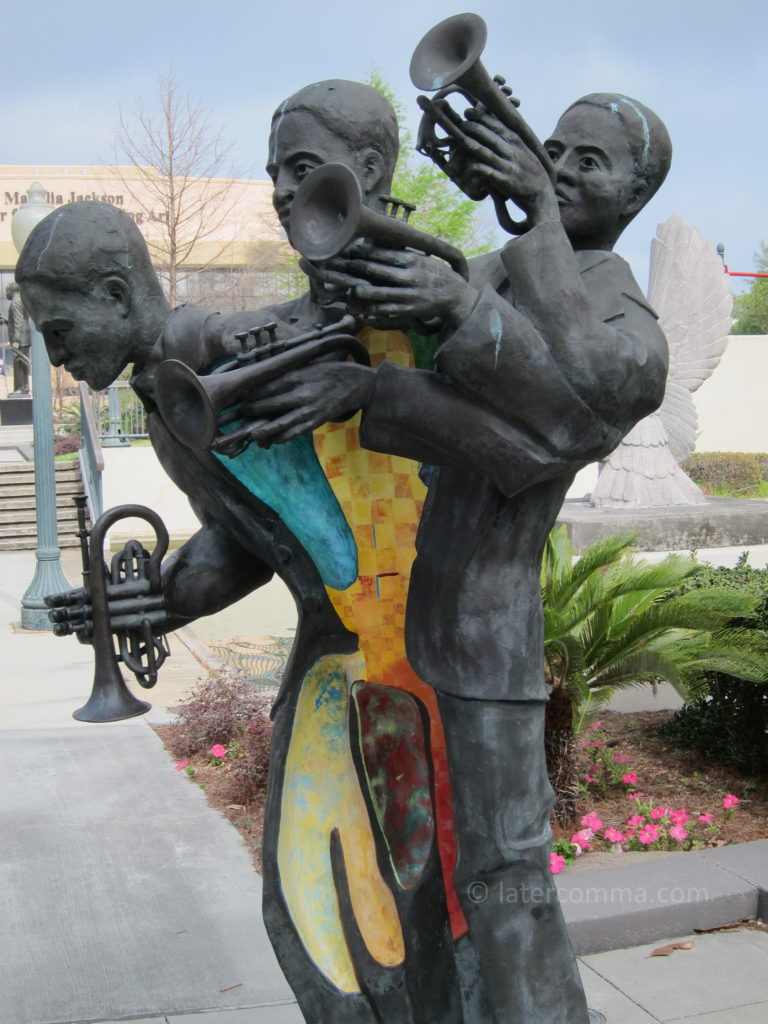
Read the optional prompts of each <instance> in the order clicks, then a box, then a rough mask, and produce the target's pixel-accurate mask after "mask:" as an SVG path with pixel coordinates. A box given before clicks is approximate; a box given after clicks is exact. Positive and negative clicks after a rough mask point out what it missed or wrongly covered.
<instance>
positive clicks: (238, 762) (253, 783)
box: [166, 669, 272, 804]
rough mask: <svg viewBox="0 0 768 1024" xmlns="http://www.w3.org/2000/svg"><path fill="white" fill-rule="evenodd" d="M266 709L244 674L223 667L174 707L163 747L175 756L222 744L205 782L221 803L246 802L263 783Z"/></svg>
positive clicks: (266, 767)
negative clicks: (174, 713) (224, 751)
mask: <svg viewBox="0 0 768 1024" xmlns="http://www.w3.org/2000/svg"><path fill="white" fill-rule="evenodd" d="M269 708H270V701H269V699H268V698H267V697H265V696H264V695H263V694H262V693H260V692H259V691H258V690H257V689H256V688H255V687H254V686H253V685H252V684H251V683H250V682H249V681H248V680H247V679H246V677H245V676H243V675H240V674H239V673H237V672H234V671H232V670H231V669H224V670H223V671H222V672H218V673H217V674H216V675H214V676H211V677H210V678H208V679H205V680H203V681H202V682H201V683H199V684H198V685H197V687H196V688H195V689H194V690H193V691H192V692H191V694H190V696H189V699H188V700H187V701H186V702H185V703H184V704H182V705H181V706H180V707H179V708H178V709H177V713H176V722H175V723H174V724H173V725H172V726H171V728H170V729H169V733H168V737H167V740H166V742H167V745H168V747H169V748H170V750H171V752H172V753H173V754H174V755H175V756H176V757H179V758H187V757H190V756H193V755H198V754H210V751H211V748H212V747H213V746H214V745H221V746H223V747H225V748H226V754H225V755H223V756H222V757H220V758H219V757H216V758H215V759H214V760H213V762H212V763H213V764H215V766H216V771H215V774H214V776H213V778H212V779H211V781H209V782H207V786H208V788H209V789H210V790H211V792H212V794H213V795H215V796H216V797H217V798H218V799H220V800H222V801H224V802H226V803H237V804H248V803H249V801H250V800H251V799H252V798H253V797H254V796H256V794H258V793H260V792H262V791H263V790H264V788H265V787H266V783H267V773H268V771H269V744H270V737H271V733H272V723H271V722H270V719H269Z"/></svg>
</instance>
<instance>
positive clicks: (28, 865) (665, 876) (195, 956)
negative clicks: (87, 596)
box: [0, 552, 768, 1024]
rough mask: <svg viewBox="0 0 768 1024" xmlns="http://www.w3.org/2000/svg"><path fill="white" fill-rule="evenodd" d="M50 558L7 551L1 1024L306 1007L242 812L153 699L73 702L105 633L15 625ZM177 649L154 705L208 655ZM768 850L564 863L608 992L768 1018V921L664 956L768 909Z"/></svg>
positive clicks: (656, 1014) (242, 1020) (612, 1008)
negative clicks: (39, 568) (176, 753)
mask: <svg viewBox="0 0 768 1024" xmlns="http://www.w3.org/2000/svg"><path fill="white" fill-rule="evenodd" d="M70 558H72V553H67V560H68V559H70ZM66 569H69V575H70V578H71V579H72V581H73V582H77V579H76V569H74V570H73V568H72V565H71V564H70V565H67V564H65V570H66ZM33 570H34V554H33V553H32V552H7V553H0V665H2V675H1V676H0V822H1V823H2V824H1V826H0V827H1V831H0V878H1V879H2V884H1V885H0V913H1V914H2V921H3V928H2V929H1V930H0V1022H1V1024H75V1022H77V1024H85V1022H89V1024H97V1022H98V1024H108V1022H109V1024H112V1022H118V1021H126V1020H132V1021H134V1022H138V1024H149V1022H151V1024H166V1022H167V1024H182V1022H183V1024H301V1020H302V1018H301V1015H300V1013H299V1011H298V1008H297V1006H296V1004H295V1002H294V1000H293V997H292V994H291V992H290V989H289V988H288V985H287V983H286V982H285V980H284V979H283V977H282V975H281V972H280V969H279V967H278V965H277V963H276V961H275V959H274V956H273V954H272V952H271V949H270V946H269V942H268V940H267V937H266V934H265V932H264V929H263V927H262V924H261V913H260V895H261V883H260V879H259V876H258V875H256V874H255V872H254V871H253V869H252V867H251V863H250V858H249V856H248V854H247V852H246V851H245V848H244V847H243V845H242V843H241V842H240V839H239V837H238V835H237V833H236V831H235V830H234V829H233V828H232V827H231V826H230V825H229V824H228V823H226V822H225V821H224V820H223V819H222V818H221V817H220V816H219V815H218V814H216V813H215V812H214V811H212V810H211V809H210V808H209V807H208V806H207V804H206V802H205V797H204V794H203V793H202V792H201V791H200V790H199V789H198V788H197V787H196V786H194V785H191V784H190V783H189V781H188V780H187V779H186V777H184V776H183V775H180V774H177V773H175V772H174V771H173V766H172V763H171V759H170V758H169V757H168V755H167V753H166V752H165V750H164V749H163V747H162V745H161V743H160V741H159V739H158V738H157V736H156V734H155V733H154V732H153V731H152V729H151V728H149V725H148V722H147V720H146V719H145V718H140V719H133V720H131V721H129V722H123V723H115V724H110V725H89V724H84V723H79V722H75V721H74V720H73V719H72V718H71V712H72V710H73V708H75V707H78V706H79V705H80V704H82V703H83V702H84V700H85V699H86V698H87V696H88V693H89V691H90V687H91V681H92V677H93V665H92V658H91V651H90V649H88V648H85V647H81V646H80V645H79V644H78V643H77V642H76V641H75V640H74V639H71V638H67V639H59V638H56V637H53V636H52V635H50V634H47V633H26V634H25V633H22V632H20V631H18V630H17V629H16V628H15V627H14V623H17V622H18V618H19V602H20V598H21V595H22V593H23V591H24V589H25V588H26V586H27V584H28V583H29V581H30V580H31V578H32V574H33ZM172 649H173V657H172V659H171V661H169V662H168V666H167V671H166V669H164V670H163V673H162V675H161V681H160V683H159V685H158V688H157V692H156V693H155V691H153V692H152V693H151V694H150V695H149V697H150V699H151V700H153V701H155V702H156V703H157V704H159V705H160V706H158V707H156V708H153V711H152V712H150V715H149V716H148V718H149V721H152V720H155V721H158V720H163V719H164V717H165V715H166V708H167V706H173V704H175V703H177V702H178V700H179V698H180V696H181V695H182V693H183V691H184V689H186V688H188V686H189V685H190V684H191V683H193V682H194V680H195V679H196V678H198V677H199V676H200V675H202V674H203V672H204V670H203V668H202V666H201V665H200V664H199V662H198V661H196V660H195V658H194V657H193V655H192V653H191V652H190V650H189V649H188V647H187V646H186V645H184V644H183V643H181V642H180V641H179V640H178V639H174V640H173V641H172ZM767 866H768V841H767V842H763V843H751V844H747V845H745V846H742V847H732V848H724V849H722V850H719V851H713V852H711V853H708V854H674V855H670V856H668V857H663V858H659V859H649V860H647V861H642V860H639V859H638V860H635V861H633V862H632V863H628V864H626V866H619V867H615V868H600V869H598V870H594V869H593V870H590V869H589V868H587V869H585V870H582V871H569V872H567V873H565V874H564V875H561V876H559V878H558V883H559V889H560V893H561V899H562V901H563V906H564V910H565V913H566V919H567V920H568V923H569V929H570V931H571V935H572V938H573V941H574V945H575V947H576V950H577V952H579V953H580V954H581V962H580V966H581V971H582V976H583V978H584V983H585V987H586V991H587V995H588V999H589V1003H590V1005H591V1006H593V1007H594V1008H595V1009H597V1010H600V1011H601V1012H602V1013H604V1014H605V1015H606V1017H607V1019H608V1021H609V1022H614V1021H615V1022H616V1024H619V1022H621V1024H648V1022H654V1021H656V1022H664V1024H672V1022H678V1021H682V1020H683V1019H685V1020H687V1021H693V1022H695V1024H726V1022H727V1024H757V1022H758V1021H760V1022H763V1021H765V1020H766V1019H768V989H766V986H765V982H764V979H765V977H766V976H768V934H766V933H763V932H757V931H745V930H740V931H736V932H729V933H722V934H716V935H701V936H694V937H693V941H694V948H693V949H691V950H680V951H677V952H675V953H674V954H673V955H672V956H670V957H668V958H662V957H653V958H649V957H648V953H649V952H650V950H651V949H652V948H653V947H654V946H658V945H662V944H664V943H665V942H668V941H671V940H676V939H679V938H682V937H685V936H688V935H689V934H690V933H691V931H692V929H693V928H695V927H704V928H709V927H714V926H716V925H722V924H727V923H729V922H731V921H733V920H735V919H737V918H741V917H747V916H752V915H755V914H757V913H762V914H764V915H766V916H768V906H766V900H767V899H768V897H767V896H766V893H768V867H767ZM641 943H643V944H644V945H641ZM388 1024H389V1022H388ZM392 1024H397V1022H392Z"/></svg>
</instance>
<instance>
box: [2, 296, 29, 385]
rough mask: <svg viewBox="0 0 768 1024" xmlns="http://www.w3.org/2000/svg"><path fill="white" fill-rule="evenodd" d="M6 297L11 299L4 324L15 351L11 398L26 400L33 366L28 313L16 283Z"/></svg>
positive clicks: (9, 341)
mask: <svg viewBox="0 0 768 1024" xmlns="http://www.w3.org/2000/svg"><path fill="white" fill-rule="evenodd" d="M5 296H6V298H7V299H10V305H9V306H8V316H7V318H6V317H3V318H2V319H3V322H4V323H6V324H7V325H8V343H9V344H10V346H11V349H12V350H13V391H12V392H11V393H10V394H9V395H8V397H9V398H26V397H27V396H28V395H29V371H30V367H31V365H32V360H31V357H30V349H31V346H32V335H31V334H30V330H29V321H28V320H27V311H26V310H25V309H24V304H23V302H22V301H21V295H20V294H19V286H18V284H16V282H15V281H11V283H10V284H9V285H8V286H7V287H6V289H5Z"/></svg>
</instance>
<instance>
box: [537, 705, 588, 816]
mask: <svg viewBox="0 0 768 1024" xmlns="http://www.w3.org/2000/svg"><path fill="white" fill-rule="evenodd" d="M544 747H545V751H546V755H547V774H548V775H549V783H550V785H551V786H552V789H553V790H554V791H555V807H554V811H553V814H554V818H555V821H556V822H557V824H558V825H564V826H565V825H569V824H571V823H572V822H574V821H575V819H576V801H577V799H578V796H579V776H578V772H577V770H576V742H575V736H574V735H573V706H572V703H571V698H570V696H569V695H568V693H567V691H566V690H565V688H564V687H563V686H558V685H555V686H553V687H552V688H551V689H550V693H549V703H548V704H547V710H546V717H545V727H544Z"/></svg>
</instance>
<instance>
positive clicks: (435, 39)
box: [410, 14, 488, 92]
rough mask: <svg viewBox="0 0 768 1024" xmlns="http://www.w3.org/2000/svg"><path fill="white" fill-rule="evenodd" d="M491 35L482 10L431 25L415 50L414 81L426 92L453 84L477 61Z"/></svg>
mask: <svg viewBox="0 0 768 1024" xmlns="http://www.w3.org/2000/svg"><path fill="white" fill-rule="evenodd" d="M487 38H488V28H487V26H486V24H485V22H484V21H483V19H482V18H481V17H480V15H479V14H455V15H453V17H451V18H446V19H445V20H444V21H441V22H439V23H438V24H437V25H435V26H434V27H433V28H431V29H430V30H429V32H427V33H426V35H425V36H423V37H422V39H421V42H420V43H419V44H418V46H417V47H416V49H415V50H414V51H413V56H412V57H411V66H410V75H411V81H412V82H413V84H414V85H415V86H416V88H417V89H423V90H424V91H425V92H435V91H437V90H438V89H444V88H446V86H449V85H453V84H454V83H455V82H456V81H457V80H458V79H460V78H462V76H464V75H465V74H466V73H467V72H468V71H469V70H470V69H471V68H472V67H473V65H474V64H475V63H476V62H477V60H478V59H479V57H480V54H481V53H482V52H483V50H484V49H485V44H486V41H487Z"/></svg>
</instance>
